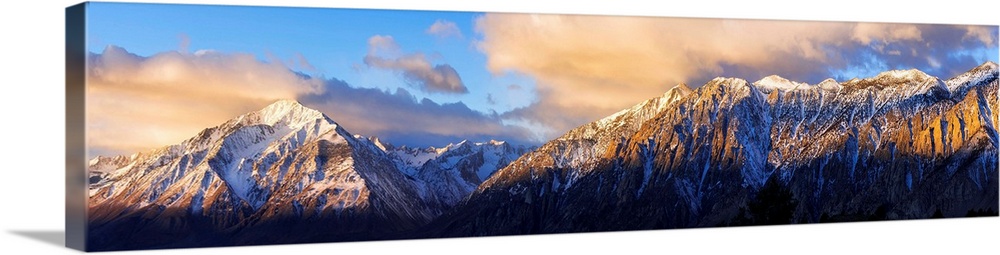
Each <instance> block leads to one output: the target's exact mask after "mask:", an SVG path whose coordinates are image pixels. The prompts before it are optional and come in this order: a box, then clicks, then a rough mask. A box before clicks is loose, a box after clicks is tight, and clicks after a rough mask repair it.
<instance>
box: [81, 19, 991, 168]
mask: <svg viewBox="0 0 1000 255" xmlns="http://www.w3.org/2000/svg"><path fill="white" fill-rule="evenodd" d="M997 37H998V36H997V28H996V27H995V26H958V25H926V24H890V23H851V22H808V21H764V20H721V19H680V18H653V17H614V16H579V15H578V16H559V15H528V14H498V13H490V14H486V13H467V12H431V11H390V10H362V9H320V8H273V7H236V6H210V5H163V4H122V3H91V4H90V6H89V9H88V31H87V47H88V49H89V50H90V51H91V53H92V58H91V63H93V64H92V65H91V69H92V70H91V72H90V74H91V76H90V81H91V87H92V88H95V89H94V90H93V91H95V92H94V93H93V94H89V95H88V96H91V98H92V99H91V100H90V101H92V102H94V103H93V105H88V110H91V109H93V111H94V113H95V114H90V115H88V116H92V117H88V118H94V119H88V128H89V129H90V130H91V131H92V132H91V134H94V135H93V136H94V138H93V140H94V141H99V140H111V138H112V137H121V138H119V139H120V140H128V141H132V142H130V143H128V144H114V143H108V144H102V143H96V142H95V143H92V144H94V145H93V146H92V149H91V153H92V154H99V155H110V154H122V153H131V152H135V151H140V150H145V149H150V148H155V147H158V146H163V145H168V144H174V143H177V142H180V141H181V140H183V139H184V138H187V137H190V136H192V135H193V134H195V133H196V132H197V131H199V130H200V129H201V128H205V127H211V126H215V125H217V124H219V123H221V122H223V121H225V120H227V119H229V118H232V117H234V116H237V115H239V114H242V113H245V112H247V111H252V110H254V109H259V108H261V107H263V106H265V105H266V104H267V103H269V102H273V101H274V100H277V99H283V98H294V99H297V100H299V101H300V102H302V103H303V104H304V105H306V106H309V107H312V108H316V109H318V110H321V111H323V112H324V113H326V114H327V115H330V116H331V118H333V119H334V120H335V121H338V122H339V123H340V124H341V125H344V126H345V127H346V128H348V130H350V131H352V132H354V133H356V134H362V135H366V136H380V137H382V138H383V139H384V140H387V141H389V142H392V143H396V144H406V145H410V146H432V145H434V146H443V145H446V144H448V143H451V142H458V141H461V140H463V139H468V140H473V141H482V140H488V139H499V140H508V141H512V142H515V143H521V144H531V145H537V144H540V143H542V142H544V141H546V140H548V139H552V138H555V137H557V136H558V135H561V134H562V133H564V132H566V131H568V130H569V129H571V128H573V127H576V126H579V125H582V124H585V123H587V122H590V121H594V120H596V119H599V118H601V117H604V116H607V115H609V114H611V113H614V112H616V111H618V110H621V109H624V108H627V107H629V106H631V105H634V104H636V103H638V102H641V101H643V100H645V99H648V98H652V97H655V96H658V95H660V94H662V93H663V92H666V91H667V90H668V89H669V88H671V87H673V86H675V85H677V84H679V83H686V84H688V85H689V86H692V87H698V86H700V85H701V84H704V83H705V82H706V81H708V80H710V79H712V78H714V77H718V76H727V77H737V78H743V79H746V80H748V81H751V82H752V81H755V80H757V79H760V78H762V77H764V76H767V75H771V74H777V75H781V76H783V77H786V78H789V79H792V80H798V81H802V82H807V83H811V84H815V83H817V82H819V81H822V80H823V79H826V78H834V79H836V80H838V81H844V80H847V79H850V78H854V77H862V78H863V77H869V76H873V75H875V74H878V73H879V72H882V71H885V70H888V69H910V68H917V69H920V70H922V71H924V72H927V73H928V74H931V75H935V76H938V77H941V78H945V79H946V78H949V77H952V76H954V75H957V74H958V73H961V72H964V71H966V70H968V69H971V68H973V67H975V66H977V65H979V64H981V63H983V62H985V61H994V62H997V58H998V56H997V55H998V53H997V52H998V51H997V42H998V39H997ZM301 74H304V75H301ZM151 88H155V89H151ZM150 91H154V92H155V93H156V94H149V93H151V92H150ZM191 91H202V92H203V94H202V95H200V96H198V98H202V99H205V100H202V101H199V102H197V103H191V100H192V99H191V98H192V95H191V93H192V92H191ZM124 97H132V99H126V98H124ZM130 100H131V101H130ZM88 104H89V103H88ZM123 107H127V108H128V110H127V111H125V110H120V109H122V108H123ZM192 115H196V116H197V117H190V116H192ZM148 116H155V117H156V118H151V117H148ZM121 123H129V125H122V124H121ZM101 134H105V135H101Z"/></svg>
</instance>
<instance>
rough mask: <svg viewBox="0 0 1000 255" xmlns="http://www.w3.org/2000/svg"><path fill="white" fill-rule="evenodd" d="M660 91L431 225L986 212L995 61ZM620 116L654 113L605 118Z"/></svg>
mask: <svg viewBox="0 0 1000 255" xmlns="http://www.w3.org/2000/svg"><path fill="white" fill-rule="evenodd" d="M665 98H667V97H666V96H664V97H659V98H654V99H652V100H650V101H670V103H667V104H666V105H665V106H664V107H651V106H650V105H651V104H649V102H650V101H647V102H644V103H642V104H639V105H637V106H636V107H633V108H632V109H629V110H626V111H625V112H623V113H619V114H616V115H614V116H612V117H609V118H607V119H604V120H600V121H597V122H594V123H591V124H588V125H585V126H583V127H581V128H578V129H576V130H574V131H571V132H570V133H568V134H566V135H564V136H563V137H560V138H558V139H555V140H553V141H551V142H549V143H547V144H545V145H543V146H542V147H540V148H539V149H538V150H536V151H534V152H531V153H528V154H526V155H525V156H524V157H522V158H520V159H518V160H516V161H515V162H513V163H511V165H510V166H508V167H507V168H504V169H502V170H501V171H499V172H498V173H496V174H495V175H494V177H493V178H491V179H489V180H487V181H486V182H485V183H484V184H483V185H481V186H480V187H479V188H478V189H477V190H476V192H475V193H473V195H472V196H471V197H470V198H469V199H468V200H467V201H466V202H464V203H462V204H461V205H459V207H458V208H456V209H455V210H453V211H451V212H450V213H449V214H447V215H446V216H444V217H440V218H439V219H438V220H437V221H436V222H435V223H432V224H431V225H430V227H428V229H429V230H428V231H430V232H435V234H443V235H453V236H466V235H494V234H523V233H558V232H578V231H604V230H627V229H653V228H679V227H706V226H721V225H742V224H775V223H792V222H820V221H855V220H867V219H910V218H927V217H931V216H934V214H935V213H940V214H941V215H940V216H945V217H956V216H964V215H966V214H967V213H968V212H970V211H975V210H987V211H993V212H995V211H996V207H997V201H998V199H997V192H996V191H997V189H998V186H997V168H998V166H997V149H996V148H997V136H996V128H995V127H996V126H995V124H994V123H996V121H997V116H998V115H997V113H996V109H997V66H996V64H994V63H986V64H984V65H982V66H980V67H978V68H976V69H973V70H971V71H969V72H968V73H966V74H963V75H960V76H958V77H955V78H952V79H949V80H947V81H942V80H940V79H937V78H935V77H931V76H929V75H926V74H924V73H922V72H920V71H917V70H909V71H889V72H885V73H882V74H880V75H878V76H876V77H873V78H869V79H855V80H851V81H847V82H843V83H837V82H835V81H833V80H827V81H824V82H821V83H820V84H816V85H809V84H803V83H795V82H791V81H788V80H786V79H783V78H781V77H777V76H772V77H767V78H764V79H762V80H760V81H757V82H754V83H748V82H746V81H744V80H741V79H731V78H718V79H715V80H712V81H711V82H709V83H708V84H706V85H705V86H702V87H701V88H699V89H698V90H696V91H694V92H693V93H690V94H689V95H687V96H683V97H680V98H678V99H677V100H664V99H665ZM652 105H655V104H652ZM640 113H641V114H640ZM629 115H633V116H652V117H649V118H634V119H630V120H626V121H623V122H622V123H620V122H609V121H607V120H608V119H613V118H618V116H629ZM625 123H628V124H625ZM629 124H632V125H634V126H630V125H629ZM621 127H631V128H621ZM581 130H592V131H589V132H581ZM601 141H604V142H601ZM608 141H610V142H608ZM775 206H777V207H775ZM778 207H781V208H778ZM776 215H777V216H780V217H779V218H780V219H775V218H774V217H776Z"/></svg>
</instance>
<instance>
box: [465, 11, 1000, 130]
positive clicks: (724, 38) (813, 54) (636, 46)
mask: <svg viewBox="0 0 1000 255" xmlns="http://www.w3.org/2000/svg"><path fill="white" fill-rule="evenodd" d="M983 28H986V29H985V30H984V29H983ZM990 29H992V30H990ZM994 30H995V27H974V26H973V27H969V26H953V25H910V24H884V23H850V22H807V21H766V20H732V19H730V20H723V19H684V18H658V17H616V16H585V15H538V14H504V13H490V14H486V15H484V16H482V17H480V18H478V19H477V20H476V31H477V33H480V34H481V36H482V39H481V40H480V41H478V42H477V47H478V48H479V50H480V51H482V52H483V53H484V54H485V55H486V56H487V68H488V69H489V70H490V71H491V72H493V73H495V74H499V73H504V72H517V73H522V74H525V75H528V76H531V77H532V78H534V79H535V81H536V83H537V84H536V86H535V90H537V91H536V92H537V93H538V95H539V99H538V102H536V103H535V104H532V105H530V106H528V107H525V108H523V109H520V110H516V111H513V112H510V113H507V114H505V117H507V118H512V119H520V120H524V121H529V122H533V123H537V124H543V125H544V126H548V127H551V128H552V129H553V130H556V132H555V133H560V132H565V131H566V130H567V129H568V128H572V127H576V126H578V125H581V124H584V123H587V122H589V121H593V120H596V119H599V118H601V117H604V116H607V115H608V114H611V113H614V112H616V111H618V110H621V109H624V108H626V107H629V106H631V105H634V104H636V103H638V102H641V101H642V100H645V99H648V98H652V97H655V96H658V95H660V94H662V93H664V92H666V91H667V90H668V89H669V88H670V87H672V86H674V85H676V84H678V83H687V84H691V85H694V86H699V85H700V84H704V82H706V81H708V80H710V79H712V78H714V77H717V76H729V77H739V78H744V79H747V80H756V79H759V78H762V77H764V76H767V75H771V74H778V75H781V76H784V77H786V78H789V79H793V80H799V81H805V82H813V83H815V82H819V81H821V80H823V79H825V78H828V77H843V76H847V75H852V74H862V73H865V72H867V70H870V69H865V68H861V67H865V66H867V67H873V66H885V67H888V68H921V69H922V70H926V71H927V72H929V73H932V74H934V75H940V76H948V75H953V72H954V71H955V70H953V69H949V68H950V67H956V68H955V69H965V70H967V69H968V68H971V67H974V66H975V65H978V63H976V64H972V63H971V61H969V59H971V58H969V57H965V55H961V58H958V57H949V54H952V53H954V52H955V51H954V50H958V49H973V48H982V47H983V45H984V44H985V45H990V44H991V43H993V42H995V41H996V33H995V31H994ZM991 31H994V32H991ZM903 52H906V53H911V52H913V53H914V54H902V53H903ZM992 52H993V55H996V53H995V52H996V50H995V48H994V49H992ZM928 56H931V57H933V59H935V60H936V62H935V61H928V59H929V58H928ZM980 63H981V62H980ZM845 70H854V71H855V72H849V71H845ZM878 71H882V70H878ZM550 138H551V137H550Z"/></svg>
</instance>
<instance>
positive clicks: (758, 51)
mask: <svg viewBox="0 0 1000 255" xmlns="http://www.w3.org/2000/svg"><path fill="white" fill-rule="evenodd" d="M79 8H83V9H85V11H86V12H85V15H84V17H83V20H84V21H85V24H86V25H85V27H84V28H83V29H85V33H84V36H83V41H84V43H85V46H84V47H85V51H86V53H85V60H83V61H82V63H80V65H82V66H83V69H82V72H83V74H84V84H85V85H84V86H83V89H82V90H81V91H82V93H83V98H84V99H85V100H84V101H85V102H84V103H82V105H83V106H84V108H83V109H84V110H83V114H84V116H78V117H80V118H82V119H83V123H84V124H83V130H84V131H85V137H84V138H83V139H84V140H85V146H83V148H81V150H83V151H84V153H85V155H86V156H85V157H86V162H82V161H81V162H76V163H78V164H79V165H80V166H81V167H82V166H85V172H83V173H81V174H84V175H85V176H86V186H87V187H86V188H85V189H86V190H85V191H81V192H84V193H86V194H85V198H81V199H83V200H85V204H86V209H85V212H83V214H84V215H85V223H84V226H85V236H86V237H85V249H87V250H93V251H106V250H132V249H160V248H183V247H206V246H232V245H262V244H286V243H308V242H343V241H368V240H392V239H416V238H441V237H473V236H494V235H523V234H544V233H574V232H593V231H623V230H648V229H679V228H701V227H726V226H754V225H774V224H804V223H827V222H857V221H881V220H904V219H928V218H954V217H977V216H997V209H998V208H997V207H998V161H997V160H998V151H997V143H998V137H997V130H996V127H997V126H996V125H997V122H998V121H1000V120H998V110H1000V109H998V101H997V100H998V99H997V89H998V81H997V76H998V69H997V64H996V62H997V61H998V47H997V45H998V41H1000V40H998V27H997V26H996V25H935V24H897V23H861V22H819V21H772V20H740V19H699V18H671V17H626V16H599V15H557V14H524V13H475V12H438V11H405V10H366V9H331V8H292V7H247V6H212V5H163V4H132V3H93V2H92V3H85V4H83V5H82V7H79ZM68 33H69V32H68ZM67 59H69V57H68V58H67ZM67 72H70V71H67ZM68 199H72V198H69V197H68Z"/></svg>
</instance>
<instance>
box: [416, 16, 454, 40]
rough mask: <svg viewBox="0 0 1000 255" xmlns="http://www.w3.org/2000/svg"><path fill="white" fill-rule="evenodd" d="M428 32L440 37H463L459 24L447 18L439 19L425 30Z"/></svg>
mask: <svg viewBox="0 0 1000 255" xmlns="http://www.w3.org/2000/svg"><path fill="white" fill-rule="evenodd" d="M424 32H425V33H427V34H430V35H433V36H437V37H439V38H449V37H454V38H462V37H463V36H462V31H461V30H459V29H458V25H456V24H455V22H451V21H447V20H437V21H435V22H434V24H431V26H430V27H428V28H427V30H426V31H424Z"/></svg>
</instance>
